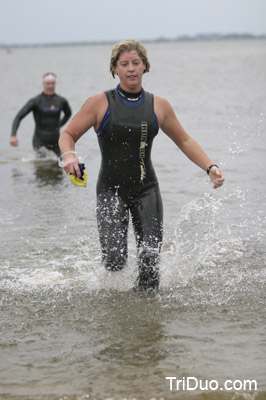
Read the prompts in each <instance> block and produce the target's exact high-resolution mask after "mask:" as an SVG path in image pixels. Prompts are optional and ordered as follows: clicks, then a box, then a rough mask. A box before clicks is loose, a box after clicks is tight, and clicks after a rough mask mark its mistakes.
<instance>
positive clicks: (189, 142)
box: [59, 40, 224, 289]
mask: <svg viewBox="0 0 266 400" xmlns="http://www.w3.org/2000/svg"><path fill="white" fill-rule="evenodd" d="M149 68H150V64H149V61H148V58H147V55H146V50H145V48H144V47H143V46H142V44H141V43H140V42H138V41H133V40H130V41H123V42H120V43H118V44H116V45H115V46H114V47H113V51H112V57H111V63H110V70H111V72H112V74H113V76H115V75H117V76H118V77H119V80H120V84H119V85H118V86H117V88H116V89H114V90H109V91H107V92H105V93H100V94H98V95H95V96H93V97H91V98H89V99H88V100H87V101H86V102H85V104H84V105H83V107H82V108H81V110H80V111H79V113H78V114H77V115H76V117H75V118H74V119H73V120H72V121H71V122H70V123H69V125H68V126H67V127H66V129H65V130H64V132H63V133H62V135H61V137H60V140H59V145H60V149H61V152H62V154H63V158H64V169H65V171H66V172H70V173H72V174H77V175H78V176H80V170H79V167H78V160H77V158H76V157H75V151H74V145H75V142H76V141H77V140H78V139H79V138H80V137H81V136H82V135H83V134H84V133H85V132H86V131H87V130H88V129H89V128H91V127H92V126H93V127H94V129H95V131H96V133H97V135H98V140H99V146H100V150H101V155H102V163H101V168H100V171H99V177H98V183H97V221H98V229H99V235H100V243H101V248H102V258H103V263H104V265H105V267H106V268H107V269H108V270H113V271H116V270H120V269H122V268H123V267H124V266H125V264H126V261H127V230H128V222H129V213H130V214H131V217H132V223H133V227H134V232H135V237H136V242H137V248H138V264H139V276H138V282H137V285H138V287H139V288H140V289H149V288H156V287H158V285H159V269H158V261H159V253H160V248H161V244H162V224H163V210H162V200H161V195H160V191H159V186H158V181H157V178H156V175H155V172H154V169H153V166H152V163H151V158H150V154H151V148H152V142H153V139H154V138H155V136H156V134H157V132H158V129H159V128H160V129H161V130H162V131H163V132H165V133H166V134H167V135H168V136H169V137H170V138H171V139H172V140H173V141H174V142H175V143H176V145H177V146H178V147H179V148H180V149H181V150H182V151H183V152H184V153H185V154H186V155H187V156H188V157H189V158H190V159H191V160H192V161H193V162H194V163H196V164H197V165H198V166H199V167H201V168H202V169H203V170H205V171H207V173H208V174H209V176H210V178H211V180H212V181H213V184H214V185H213V187H214V188H217V187H219V186H221V185H222V184H223V181H224V177H223V174H222V172H221V170H220V169H219V168H218V167H217V166H216V165H214V164H213V162H212V160H211V159H210V158H209V157H208V156H207V155H206V154H205V153H204V151H203V150H202V148H201V147H200V146H199V145H198V144H197V143H196V142H195V141H194V140H193V139H192V138H191V137H190V136H189V135H188V134H187V133H186V132H185V130H184V129H183V127H182V126H181V124H180V123H179V121H178V120H177V118H176V116H175V113H174V111H173V109H172V107H171V106H170V104H169V103H168V102H167V100H165V99H163V98H160V97H157V96H153V95H152V94H150V93H148V92H146V91H144V90H143V88H142V76H143V74H144V73H145V72H148V71H149Z"/></svg>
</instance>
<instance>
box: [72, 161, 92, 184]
mask: <svg viewBox="0 0 266 400" xmlns="http://www.w3.org/2000/svg"><path fill="white" fill-rule="evenodd" d="M79 170H80V172H81V176H77V175H74V174H71V173H70V172H68V176H69V178H70V181H71V183H72V184H73V185H75V186H81V187H86V186H87V179H88V175H87V174H86V172H85V171H84V170H85V164H79Z"/></svg>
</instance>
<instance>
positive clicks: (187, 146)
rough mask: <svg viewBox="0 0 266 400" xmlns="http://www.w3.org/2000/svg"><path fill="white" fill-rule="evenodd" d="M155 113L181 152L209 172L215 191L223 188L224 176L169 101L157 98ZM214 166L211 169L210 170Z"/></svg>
mask: <svg viewBox="0 0 266 400" xmlns="http://www.w3.org/2000/svg"><path fill="white" fill-rule="evenodd" d="M155 113H156V115H157V117H158V120H159V125H160V128H161V129H162V131H163V132H164V133H165V134H166V135H167V136H169V137H170V138H171V139H172V140H173V141H174V143H175V144H176V145H177V146H178V147H179V148H180V150H181V151H182V152H183V153H184V154H185V155H186V156H187V157H188V158H189V159H190V160H191V161H193V162H194V163H195V164H196V165H198V166H199V167H200V168H202V169H203V170H204V171H206V172H208V175H209V176H210V178H211V180H212V182H213V187H214V189H216V188H218V187H220V186H222V184H223V182H224V175H223V173H222V171H221V170H220V168H219V167H217V166H216V165H215V163H214V162H213V161H212V160H211V159H210V158H209V157H208V156H207V154H206V153H205V152H204V151H203V149H202V148H201V147H200V145H199V144H198V143H197V142H196V141H195V140H194V139H193V138H192V137H191V136H190V135H189V134H188V133H187V132H186V131H185V129H184V128H183V127H182V125H181V124H180V122H179V121H178V119H177V117H176V115H175V113H174V110H173V108H172V107H171V105H170V104H169V103H168V101H167V100H165V99H163V98H160V97H155ZM210 166H212V167H211V168H210V169H208V168H209V167H210Z"/></svg>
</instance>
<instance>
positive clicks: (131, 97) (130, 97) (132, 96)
mask: <svg viewBox="0 0 266 400" xmlns="http://www.w3.org/2000/svg"><path fill="white" fill-rule="evenodd" d="M117 91H118V92H119V94H120V95H121V96H122V97H123V98H124V99H125V100H127V101H130V102H135V101H138V100H140V99H141V98H142V96H143V94H144V90H143V88H141V90H140V91H139V92H138V93H132V92H126V91H125V90H124V89H122V88H121V86H120V84H118V85H117Z"/></svg>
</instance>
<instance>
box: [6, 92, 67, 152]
mask: <svg viewBox="0 0 266 400" xmlns="http://www.w3.org/2000/svg"><path fill="white" fill-rule="evenodd" d="M31 111H32V112H33V116H34V120H35V124H36V126H35V131H34V136H33V140H32V144H33V148H34V149H36V150H38V149H39V148H40V147H43V146H44V147H46V148H47V149H49V150H52V151H54V152H55V153H56V154H57V155H58V156H59V155H60V149H59V146H58V139H59V135H60V132H59V128H60V127H61V126H62V125H64V124H65V123H66V122H67V121H68V119H69V118H70V116H71V109H70V107H69V104H68V102H67V100H66V99H64V98H63V97H61V96H58V95H57V94H53V95H51V96H49V95H45V94H44V93H41V94H40V95H38V96H36V97H34V98H33V99H31V100H29V101H28V102H27V103H26V104H25V106H24V107H22V109H21V110H20V111H19V112H18V114H17V115H16V117H15V119H14V121H13V125H12V133H11V136H16V133H17V130H18V127H19V124H20V121H21V120H22V119H23V118H24V117H25V116H26V115H27V114H29V113H30V112H31ZM62 111H63V112H64V116H63V118H62V119H60V115H61V112H62Z"/></svg>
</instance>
